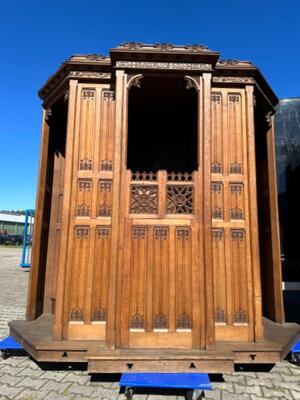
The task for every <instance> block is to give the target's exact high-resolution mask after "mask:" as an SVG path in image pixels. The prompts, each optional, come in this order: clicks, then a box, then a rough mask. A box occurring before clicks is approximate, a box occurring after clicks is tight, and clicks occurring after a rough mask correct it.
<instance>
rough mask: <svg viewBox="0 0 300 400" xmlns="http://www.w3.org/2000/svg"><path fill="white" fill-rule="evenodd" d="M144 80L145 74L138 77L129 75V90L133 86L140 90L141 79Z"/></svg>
mask: <svg viewBox="0 0 300 400" xmlns="http://www.w3.org/2000/svg"><path fill="white" fill-rule="evenodd" d="M143 78H144V75H143V74H137V75H128V81H127V89H130V88H131V87H132V86H136V87H138V88H140V87H141V79H143Z"/></svg>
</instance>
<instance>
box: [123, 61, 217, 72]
mask: <svg viewBox="0 0 300 400" xmlns="http://www.w3.org/2000/svg"><path fill="white" fill-rule="evenodd" d="M116 67H117V68H133V69H161V70H179V71H211V70H212V66H211V64H203V63H176V62H152V61H117V62H116Z"/></svg>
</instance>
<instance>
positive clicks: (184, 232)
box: [176, 227, 191, 240]
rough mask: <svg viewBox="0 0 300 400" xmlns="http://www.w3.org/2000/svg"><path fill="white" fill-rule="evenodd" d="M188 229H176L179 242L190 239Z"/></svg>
mask: <svg viewBox="0 0 300 400" xmlns="http://www.w3.org/2000/svg"><path fill="white" fill-rule="evenodd" d="M190 234H191V230H190V228H184V227H183V228H176V237H177V239H179V240H187V239H189V238H190Z"/></svg>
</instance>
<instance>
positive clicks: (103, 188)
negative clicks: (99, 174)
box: [97, 179, 112, 217]
mask: <svg viewBox="0 0 300 400" xmlns="http://www.w3.org/2000/svg"><path fill="white" fill-rule="evenodd" d="M98 185H99V186H98V199H97V210H98V211H97V212H98V217H111V212H112V208H111V207H112V180H111V179H100V180H99V184H98Z"/></svg>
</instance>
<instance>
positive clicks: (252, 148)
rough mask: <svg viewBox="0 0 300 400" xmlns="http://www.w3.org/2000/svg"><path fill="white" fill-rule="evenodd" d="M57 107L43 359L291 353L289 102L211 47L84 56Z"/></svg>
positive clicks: (33, 279)
mask: <svg viewBox="0 0 300 400" xmlns="http://www.w3.org/2000/svg"><path fill="white" fill-rule="evenodd" d="M39 95H40V97H41V98H42V100H43V102H44V104H43V108H44V117H43V132H42V145H41V158H40V170H39V181H38V194H37V206H36V219H35V230H34V245H33V252H32V266H31V272H30V285H29V294H28V307H27V320H26V321H13V322H11V323H10V328H11V334H12V335H13V336H14V337H15V338H16V339H18V340H20V342H21V343H22V345H23V346H24V348H25V349H26V350H27V351H28V352H29V353H30V354H31V355H32V356H33V357H34V358H36V359H37V360H41V361H51V360H53V361H66V360H70V361H86V362H87V363H88V368H89V371H91V372H112V371H113V372H118V371H126V370H129V369H131V370H134V371H144V372H146V371H169V372H172V371H191V370H193V371H195V372H196V371H200V372H201V371H202V372H203V371H205V372H224V371H230V370H232V369H233V365H234V363H249V362H250V363H251V362H252V363H263V362H268V363H269V362H276V361H277V360H280V359H281V358H282V357H284V356H285V354H286V353H287V352H288V350H289V346H291V345H292V344H293V343H294V342H295V341H296V340H297V338H298V337H299V326H298V325H296V324H285V323H284V310H283V302H282V290H281V283H282V282H281V263H280V243H279V231H278V209H277V192H276V174H275V156H274V117H273V113H274V106H275V105H276V104H277V101H278V100H277V98H276V96H275V94H274V93H273V91H272V89H271V88H270V86H269V85H268V83H267V82H266V81H265V79H264V78H263V76H262V74H261V73H260V71H259V70H258V69H257V67H255V66H254V65H253V64H251V62H248V61H237V60H221V59H219V53H218V52H214V51H211V50H209V49H208V48H207V47H206V46H202V45H186V46H177V45H170V44H157V45H148V44H142V43H124V44H122V45H121V46H119V47H117V48H114V49H111V50H110V57H106V56H101V55H97V54H92V55H75V56H72V57H71V58H70V59H68V60H66V61H65V62H64V63H63V64H62V65H61V67H60V68H59V69H58V71H57V72H56V73H55V74H54V75H53V76H51V77H50V78H49V80H48V81H47V82H46V84H45V85H44V86H43V87H42V89H41V90H40V92H39Z"/></svg>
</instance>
